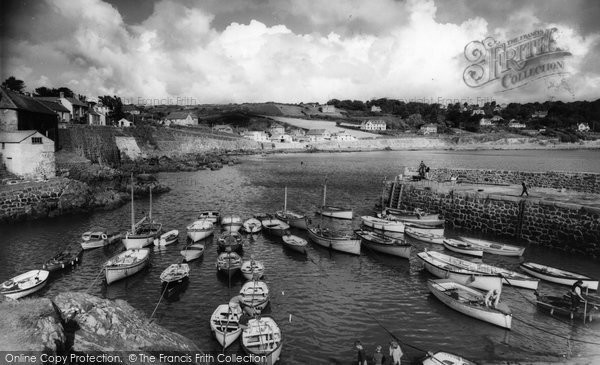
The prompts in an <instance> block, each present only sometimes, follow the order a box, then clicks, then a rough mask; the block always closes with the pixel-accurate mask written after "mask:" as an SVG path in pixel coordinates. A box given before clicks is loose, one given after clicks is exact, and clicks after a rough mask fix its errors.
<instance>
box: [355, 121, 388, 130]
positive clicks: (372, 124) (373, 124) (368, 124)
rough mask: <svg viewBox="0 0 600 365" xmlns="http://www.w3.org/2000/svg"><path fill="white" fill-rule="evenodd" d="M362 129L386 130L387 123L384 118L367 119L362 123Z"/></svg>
mask: <svg viewBox="0 0 600 365" xmlns="http://www.w3.org/2000/svg"><path fill="white" fill-rule="evenodd" d="M360 129H361V130H363V131H384V130H385V129H386V124H385V121H383V120H365V121H363V122H362V123H361V124H360Z"/></svg>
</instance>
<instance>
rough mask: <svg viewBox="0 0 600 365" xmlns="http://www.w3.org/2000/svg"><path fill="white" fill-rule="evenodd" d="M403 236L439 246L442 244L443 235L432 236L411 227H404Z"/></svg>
mask: <svg viewBox="0 0 600 365" xmlns="http://www.w3.org/2000/svg"><path fill="white" fill-rule="evenodd" d="M404 234H405V235H407V236H409V237H412V238H414V239H416V240H419V241H423V242H427V243H435V244H439V245H441V244H442V243H443V242H444V236H443V235H437V234H433V233H430V232H422V231H419V230H416V229H414V228H412V227H406V228H405V229H404Z"/></svg>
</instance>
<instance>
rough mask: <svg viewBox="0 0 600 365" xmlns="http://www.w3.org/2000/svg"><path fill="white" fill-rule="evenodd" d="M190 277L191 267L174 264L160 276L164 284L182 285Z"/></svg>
mask: <svg viewBox="0 0 600 365" xmlns="http://www.w3.org/2000/svg"><path fill="white" fill-rule="evenodd" d="M189 276H190V266H189V265H188V264H172V265H169V267H167V268H166V269H165V270H164V271H163V272H162V273H161V274H160V281H161V283H162V284H173V283H181V282H183V280H185V279H187V278H189Z"/></svg>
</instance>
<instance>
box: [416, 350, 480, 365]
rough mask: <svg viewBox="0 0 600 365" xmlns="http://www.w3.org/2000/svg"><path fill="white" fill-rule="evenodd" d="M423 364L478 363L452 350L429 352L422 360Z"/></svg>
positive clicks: (464, 364) (455, 364)
mask: <svg viewBox="0 0 600 365" xmlns="http://www.w3.org/2000/svg"><path fill="white" fill-rule="evenodd" d="M421 364H422V365H477V363H475V362H473V361H470V360H467V359H465V358H464V357H462V356H459V355H456V354H453V353H451V352H444V351H438V352H436V353H431V352H429V353H428V354H427V356H426V357H425V358H424V359H423V360H421Z"/></svg>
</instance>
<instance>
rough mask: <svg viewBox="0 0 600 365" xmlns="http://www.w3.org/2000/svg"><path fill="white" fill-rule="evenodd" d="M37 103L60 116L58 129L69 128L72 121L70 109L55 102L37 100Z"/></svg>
mask: <svg viewBox="0 0 600 365" xmlns="http://www.w3.org/2000/svg"><path fill="white" fill-rule="evenodd" d="M36 101H37V102H39V103H41V104H42V105H44V106H45V107H46V108H48V109H50V110H52V111H53V112H55V113H56V115H57V116H58V128H61V129H64V128H67V123H69V121H70V120H71V112H69V109H67V108H65V107H64V106H63V105H62V104H61V103H58V102H55V101H48V100H39V99H38V98H36Z"/></svg>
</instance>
